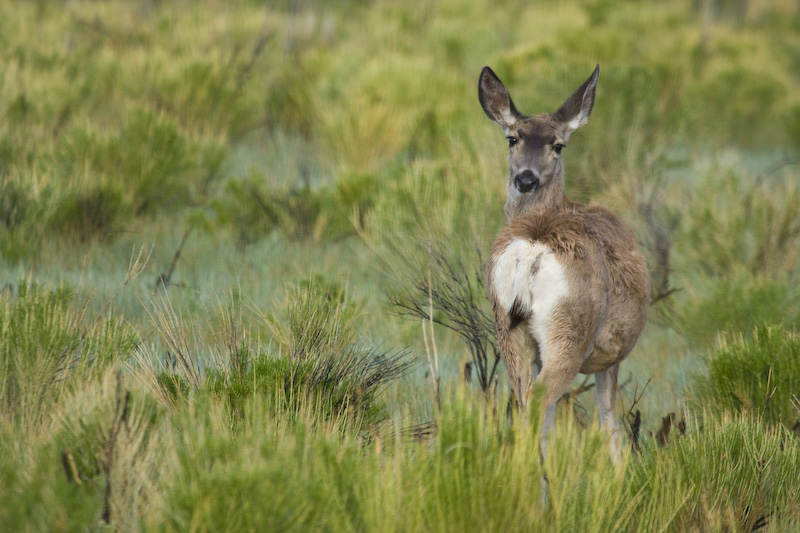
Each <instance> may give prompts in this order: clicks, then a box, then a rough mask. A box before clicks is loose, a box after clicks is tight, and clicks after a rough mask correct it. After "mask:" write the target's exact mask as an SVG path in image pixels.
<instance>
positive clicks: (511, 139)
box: [506, 135, 517, 148]
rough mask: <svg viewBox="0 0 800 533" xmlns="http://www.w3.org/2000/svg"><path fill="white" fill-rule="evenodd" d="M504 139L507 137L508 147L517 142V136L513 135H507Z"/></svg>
mask: <svg viewBox="0 0 800 533" xmlns="http://www.w3.org/2000/svg"><path fill="white" fill-rule="evenodd" d="M506 139H508V147H509V148H513V147H514V145H515V144H517V138H516V137H513V136H511V135H509V136H508V137H506Z"/></svg>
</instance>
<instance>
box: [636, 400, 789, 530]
mask: <svg viewBox="0 0 800 533" xmlns="http://www.w3.org/2000/svg"><path fill="white" fill-rule="evenodd" d="M799 465H800V442H798V440H797V439H796V438H793V437H792V435H791V434H790V433H789V431H788V430H786V429H785V428H783V427H782V426H773V427H765V426H764V424H763V423H762V422H761V420H760V419H759V418H758V417H752V416H747V415H733V416H731V415H727V414H724V415H722V416H721V417H718V418H717V417H713V418H708V419H707V420H706V422H705V424H704V425H703V427H702V429H700V428H698V427H693V428H690V430H689V431H688V432H687V434H686V436H685V437H683V438H682V439H680V440H678V441H677V442H675V443H673V444H672V445H670V446H667V447H666V448H655V447H654V448H650V449H647V450H645V451H644V452H643V454H642V455H641V456H640V457H636V458H632V459H631V460H630V461H629V476H630V477H629V478H628V481H627V485H628V488H629V490H630V498H631V500H632V501H636V500H638V501H639V503H638V508H636V509H634V510H633V512H634V517H633V525H635V527H633V528H632V529H635V530H637V531H754V530H756V529H759V528H761V527H764V526H765V525H766V524H768V523H771V522H773V521H778V522H783V523H785V524H789V523H791V521H793V520H794V521H795V522H796V521H797V520H798V519H800V514H799V512H800V509H798V507H797V502H798V501H800V500H798V498H800V488H799V487H798V485H797V479H798V476H800V466H799ZM787 530H790V529H787Z"/></svg>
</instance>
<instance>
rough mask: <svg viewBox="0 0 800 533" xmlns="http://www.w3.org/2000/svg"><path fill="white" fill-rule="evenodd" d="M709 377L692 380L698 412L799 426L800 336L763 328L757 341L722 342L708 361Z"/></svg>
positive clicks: (756, 333) (691, 398)
mask: <svg viewBox="0 0 800 533" xmlns="http://www.w3.org/2000/svg"><path fill="white" fill-rule="evenodd" d="M706 367H707V373H703V374H696V375H694V376H693V377H692V378H691V382H690V385H689V387H688V390H687V393H688V395H689V402H690V405H692V406H693V407H694V409H695V410H697V412H698V413H705V414H709V415H716V416H719V415H722V414H726V413H730V414H736V413H748V414H751V415H753V416H758V417H761V418H762V419H763V420H764V421H765V422H767V423H770V424H776V423H783V424H785V425H787V426H789V427H791V426H792V425H793V424H795V423H796V422H798V421H800V412H798V410H797V408H796V407H795V406H794V405H793V403H792V402H793V401H794V402H797V399H798V398H800V335H798V334H797V333H796V332H794V331H787V330H786V329H785V328H784V327H783V326H768V325H760V326H758V327H756V328H755V329H754V331H753V336H752V338H750V339H746V338H745V337H743V336H742V335H739V336H737V337H734V338H733V339H732V340H730V341H727V340H724V339H723V341H722V342H721V343H720V344H719V346H718V347H717V348H716V349H714V350H713V351H711V352H710V353H709V354H708V355H707V356H706Z"/></svg>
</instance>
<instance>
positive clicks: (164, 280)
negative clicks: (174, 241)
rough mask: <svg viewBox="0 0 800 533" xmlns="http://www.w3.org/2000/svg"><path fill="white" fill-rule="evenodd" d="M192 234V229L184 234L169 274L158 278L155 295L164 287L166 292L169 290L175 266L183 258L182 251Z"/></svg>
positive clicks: (164, 273)
mask: <svg viewBox="0 0 800 533" xmlns="http://www.w3.org/2000/svg"><path fill="white" fill-rule="evenodd" d="M191 232H192V228H191V227H189V228H187V229H186V231H185V232H183V238H182V239H181V243H180V244H179V245H178V249H177V250H175V255H174V256H173V257H172V263H170V265H169V270H167V272H162V273H161V275H159V276H158V279H157V280H156V286H155V288H154V289H153V292H154V293H155V292H156V291H158V289H159V288H161V287H163V288H164V290H167V289H168V288H169V282H170V280H171V279H172V274H173V273H174V272H175V266H176V265H177V264H178V259H180V257H181V251H182V250H183V247H184V246H185V245H186V241H187V239H188V238H189V234H190V233H191Z"/></svg>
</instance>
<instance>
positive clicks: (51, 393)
mask: <svg viewBox="0 0 800 533" xmlns="http://www.w3.org/2000/svg"><path fill="white" fill-rule="evenodd" d="M84 312H85V310H84V309H81V308H80V307H78V306H77V305H75V303H74V301H73V294H72V291H71V290H70V289H67V288H60V289H55V290H47V289H45V288H42V287H39V286H37V285H30V286H29V285H28V284H27V283H22V284H20V285H19V287H18V289H17V295H16V296H15V297H9V296H4V295H2V293H0V378H1V379H0V383H2V386H1V388H0V417H3V418H7V419H10V420H12V421H25V422H28V423H31V424H32V425H35V424H37V423H38V422H40V421H41V420H42V419H43V417H44V416H45V414H46V413H47V412H48V410H49V409H50V407H52V406H53V405H54V404H55V403H56V402H57V401H58V400H59V398H60V397H61V395H62V394H63V393H64V392H65V391H67V390H69V389H70V388H71V387H72V386H74V385H75V384H76V383H79V382H80V380H81V379H85V378H86V377H87V376H88V375H89V374H90V372H92V371H95V370H100V369H103V368H106V367H107V366H108V365H109V364H110V363H111V362H112V361H115V360H119V359H120V358H121V357H124V356H125V355H127V354H129V353H130V352H132V350H133V348H134V347H135V346H136V343H137V337H136V335H135V334H134V333H132V332H131V331H130V330H129V329H128V328H127V327H126V326H123V325H122V324H121V323H120V322H119V321H118V320H114V319H109V320H105V321H97V322H95V323H93V324H85V323H84V322H83V317H84Z"/></svg>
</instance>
